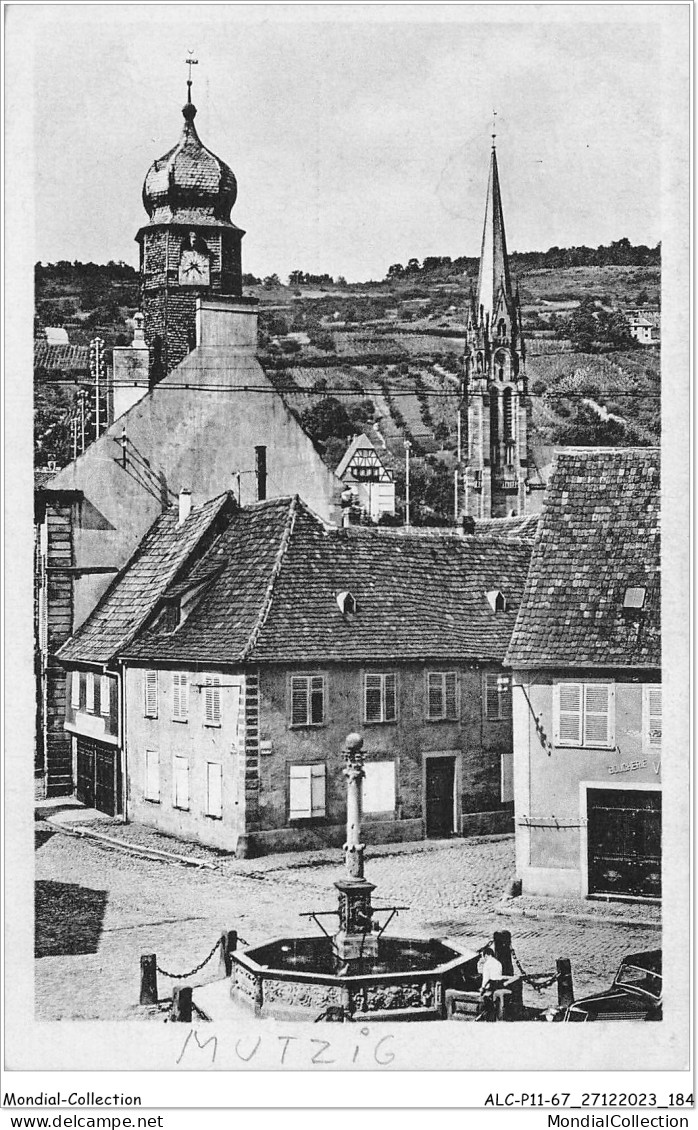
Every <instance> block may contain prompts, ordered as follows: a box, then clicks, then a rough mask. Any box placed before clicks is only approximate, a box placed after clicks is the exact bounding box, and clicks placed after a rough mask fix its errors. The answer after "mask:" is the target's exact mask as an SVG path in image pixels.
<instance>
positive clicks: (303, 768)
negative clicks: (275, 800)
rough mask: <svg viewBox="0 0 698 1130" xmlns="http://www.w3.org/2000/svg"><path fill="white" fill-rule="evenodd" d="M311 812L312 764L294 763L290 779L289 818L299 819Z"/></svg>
mask: <svg viewBox="0 0 698 1130" xmlns="http://www.w3.org/2000/svg"><path fill="white" fill-rule="evenodd" d="M311 814H312V801H311V791H310V766H309V765H292V766H291V773H290V779H289V805H288V815H289V819H291V820H298V819H299V818H300V817H302V816H310V815H311Z"/></svg>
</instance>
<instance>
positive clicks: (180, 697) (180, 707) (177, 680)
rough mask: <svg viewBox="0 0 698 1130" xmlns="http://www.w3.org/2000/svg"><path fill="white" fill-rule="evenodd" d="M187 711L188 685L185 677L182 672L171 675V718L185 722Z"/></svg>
mask: <svg viewBox="0 0 698 1130" xmlns="http://www.w3.org/2000/svg"><path fill="white" fill-rule="evenodd" d="M188 710H189V685H188V680H187V676H186V675H185V674H184V673H182V672H176V671H175V672H174V673H173V675H172V717H173V718H176V719H177V720H178V721H180V722H185V721H186V719H187V713H188Z"/></svg>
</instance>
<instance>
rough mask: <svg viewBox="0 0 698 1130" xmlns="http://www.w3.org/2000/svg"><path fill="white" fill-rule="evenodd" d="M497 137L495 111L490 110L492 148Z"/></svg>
mask: <svg viewBox="0 0 698 1130" xmlns="http://www.w3.org/2000/svg"><path fill="white" fill-rule="evenodd" d="M496 137H497V111H496V110H493V111H492V148H493V149H494V142H495V139H496Z"/></svg>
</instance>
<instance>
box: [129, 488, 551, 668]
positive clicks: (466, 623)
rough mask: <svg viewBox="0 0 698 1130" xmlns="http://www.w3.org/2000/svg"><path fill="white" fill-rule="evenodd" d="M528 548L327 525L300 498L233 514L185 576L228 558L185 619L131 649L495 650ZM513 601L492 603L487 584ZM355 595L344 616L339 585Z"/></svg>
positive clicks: (233, 654) (456, 653)
mask: <svg viewBox="0 0 698 1130" xmlns="http://www.w3.org/2000/svg"><path fill="white" fill-rule="evenodd" d="M529 558H530V546H527V545H526V544H525V543H523V542H522V541H519V542H515V541H514V540H508V541H507V540H503V539H501V540H500V539H495V538H478V537H462V536H460V535H459V534H458V533H457V532H455V531H452V533H451V536H450V537H440V538H438V539H431V538H424V537H422V536H419V535H417V536H413V537H410V536H405V535H402V536H396V531H394V530H390V529H382V528H380V527H374V528H364V527H349V528H348V529H341V530H340V529H336V528H334V527H327V526H325V525H324V524H323V523H322V522H321V521H320V520H319V519H318V518H316V517H315V515H313V514H312V513H311V512H310V511H309V510H308V509H307V508H306V506H305V505H304V504H303V503H302V502H300V501H299V500H298V499H297V498H295V499H290V500H289V499H274V500H271V501H269V502H266V503H259V504H257V505H256V506H253V507H249V508H247V509H245V510H240V511H238V512H236V513H234V514H233V515H232V516H231V518H230V521H229V523H228V526H227V529H226V530H225V531H224V532H223V533H222V534H221V536H220V537H219V538H218V539H217V540H216V542H215V543H214V544H213V545H212V546H211V548H210V549H209V550H208V552H207V553H206V554H205V555H204V557H202V559H201V561H200V562H199V563H198V564H197V565H196V566H195V568H194V569H192V570H191V571H190V572H189V574H188V576H187V580H189V581H190V582H191V583H194V582H195V581H196V579H197V577H200V578H202V579H203V577H204V576H205V575H209V574H210V570H211V568H212V566H214V565H215V564H221V563H222V564H223V568H222V569H221V572H220V573H219V575H218V576H217V578H216V579H215V580H213V581H212V582H211V583H210V584H209V585H208V586H207V588H206V589H205V592H204V595H203V597H202V598H201V599H200V600H199V602H198V604H196V605H195V606H194V608H193V611H192V612H191V613H190V614H189V616H188V617H187V619H186V620H185V621H184V623H183V624H182V625H181V626H180V627H179V628H178V629H177V630H176V632H174V633H171V634H166V633H164V632H163V631H161V630H159V629H158V627H157V626H155V627H150V628H148V629H146V630H144V631H143V632H142V633H140V635H139V637H138V638H137V639H136V640H134V642H133V643H132V644H131V645H130V646H129V647H128V648H127V649H125V651H124V653H123V654H124V655H125V656H126V657H127V658H134V659H135V658H138V659H141V660H146V661H147V660H152V661H154V662H155V661H162V660H164V661H169V662H182V663H187V662H219V663H236V662H244V661H250V662H279V663H285V662H293V663H314V662H331V661H337V662H342V661H347V662H352V661H353V662H361V661H369V662H370V661H382V660H408V659H422V658H424V659H427V658H428V659H443V660H445V659H450V660H466V661H467V660H476V661H477V660H487V659H491V660H498V661H501V659H502V658H503V656H504V653H505V651H506V648H507V645H508V642H509V638H510V635H511V631H512V628H513V624H514V620H515V618H516V612H517V609H518V604H519V600H520V597H521V593H522V590H523V585H524V580H525V576H526V570H527V567H528V561H529ZM493 589H500V590H501V591H502V592H503V593H504V595H505V596H506V598H507V600H508V602H509V607H508V609H507V611H505V612H499V613H495V612H494V611H493V609H492V608H491V606H490V604H489V602H488V600H487V596H486V593H487V592H488V591H491V590H493ZM347 590H348V591H349V592H351V593H352V595H353V596H354V597H355V598H356V600H357V602H358V611H357V613H356V615H355V616H345V615H343V614H342V612H341V611H340V608H339V606H338V604H337V595H338V594H339V593H340V592H343V591H347Z"/></svg>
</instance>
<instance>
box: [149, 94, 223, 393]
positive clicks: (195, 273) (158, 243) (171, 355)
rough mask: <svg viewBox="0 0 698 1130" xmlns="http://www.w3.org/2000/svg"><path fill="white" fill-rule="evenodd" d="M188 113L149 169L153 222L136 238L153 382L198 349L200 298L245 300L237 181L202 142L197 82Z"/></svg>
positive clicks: (188, 102) (189, 97) (189, 100)
mask: <svg viewBox="0 0 698 1130" xmlns="http://www.w3.org/2000/svg"><path fill="white" fill-rule="evenodd" d="M182 115H183V117H184V128H183V129H182V134H181V137H180V139H179V141H178V142H177V144H176V145H175V146H174V148H173V149H171V150H170V151H169V153H166V154H165V156H164V157H160V158H159V159H158V160H157V161H154V162H153V164H152V165H151V166H150V169H149V170H148V174H147V176H146V178H145V183H144V185H143V205H144V207H145V210H146V212H147V213H148V222H147V224H146V225H145V226H144V227H142V228H141V229H140V231H139V232H138V235H137V236H136V239H137V241H138V243H139V245H140V274H141V303H142V306H141V309H142V311H143V316H144V319H145V325H144V329H145V340H146V343H147V346H148V350H149V353H150V381H151V384H155V383H157V381H159V380H161V379H162V378H163V377H164V376H166V375H167V374H168V373H169V372H170V371H171V370H172V369H174V368H175V366H176V365H178V364H179V363H180V361H182V360H183V359H184V357H186V355H187V353H189V352H190V351H191V350H192V349H193V348H194V346H195V344H196V300H197V298H212V297H214V296H216V295H219V294H220V295H233V296H235V295H242V265H241V257H240V247H241V243H242V237H243V235H244V234H245V233H244V232H243V231H241V229H240V228H238V227H236V226H235V224H233V223H232V222H231V219H230V213H231V210H232V207H233V205H234V203H235V199H236V197H237V181H236V180H235V176H234V174H233V172H232V170H231V169H230V168H229V167H228V166H227V165H226V164H225V162H223V161H221V159H220V158H219V157H216V156H215V155H214V154H213V153H211V151H210V150H209V149H207V148H206V147H205V145H203V144H202V143H201V141H200V139H199V135H198V134H197V132H196V127H195V125H194V118H195V117H196V107H195V106H194V104H193V103H192V100H191V78H190V79H189V81H188V83H187V102H186V105H185V106H184V108H183V110H182Z"/></svg>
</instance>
